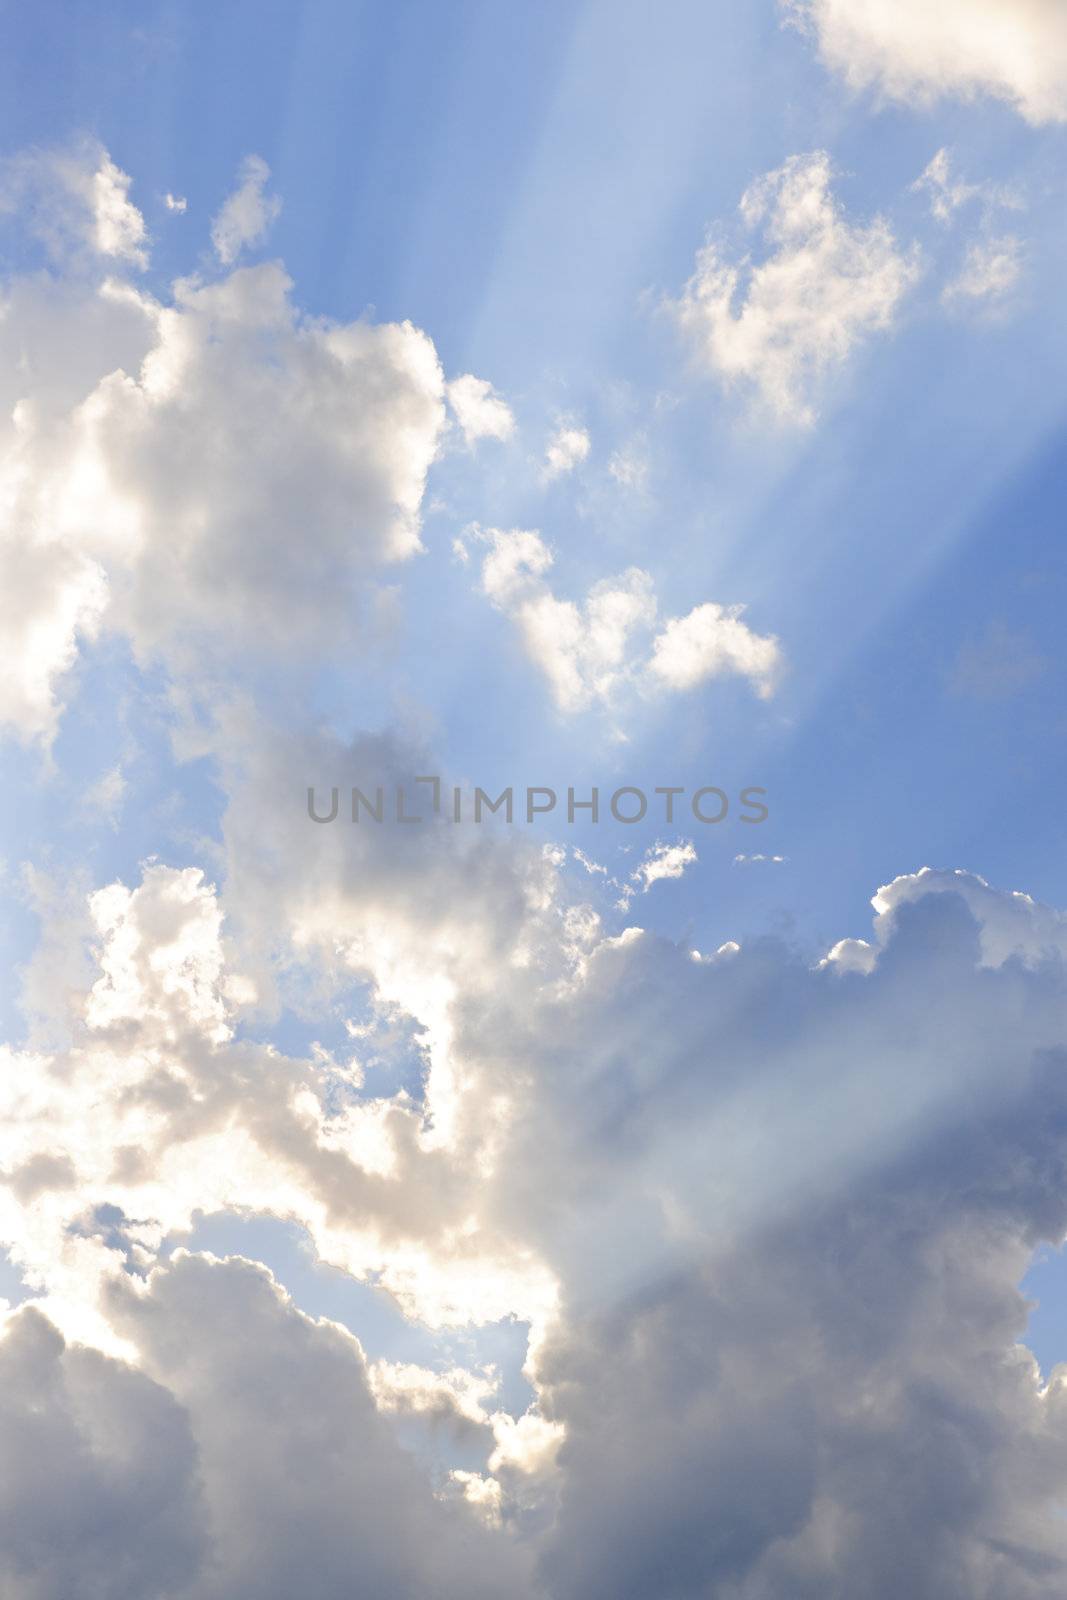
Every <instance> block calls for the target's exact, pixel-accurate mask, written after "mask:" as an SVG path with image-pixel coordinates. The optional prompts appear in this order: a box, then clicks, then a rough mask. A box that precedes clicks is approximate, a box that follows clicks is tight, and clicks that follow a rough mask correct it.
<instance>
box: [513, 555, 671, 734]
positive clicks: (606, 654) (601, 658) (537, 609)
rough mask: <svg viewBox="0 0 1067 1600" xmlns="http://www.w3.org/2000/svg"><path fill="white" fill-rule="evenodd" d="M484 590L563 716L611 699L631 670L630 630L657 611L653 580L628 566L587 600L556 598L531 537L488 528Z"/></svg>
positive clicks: (548, 560)
mask: <svg viewBox="0 0 1067 1600" xmlns="http://www.w3.org/2000/svg"><path fill="white" fill-rule="evenodd" d="M483 537H485V538H487V539H488V540H489V541H490V543H491V549H490V551H489V554H488V555H487V556H486V557H485V560H484V562H483V563H482V590H483V592H484V593H485V594H486V595H487V596H488V597H489V599H490V600H492V602H493V604H494V605H496V606H498V607H499V608H500V609H501V610H504V611H507V612H508V613H509V615H511V616H513V617H514V618H515V621H516V623H517V624H518V627H519V630H520V632H521V634H522V639H523V644H524V646H525V648H526V651H527V653H528V654H529V656H530V657H531V659H532V660H533V661H535V662H536V663H537V665H538V666H539V667H540V669H541V671H542V672H543V673H544V674H545V676H546V677H547V679H548V681H549V683H550V685H551V688H552V693H553V697H554V699H555V701H556V704H557V705H558V706H559V708H560V710H561V711H580V710H584V709H585V708H586V707H588V706H589V705H591V704H592V703H593V701H595V700H607V699H610V697H611V695H612V693H613V692H614V690H615V689H616V688H617V687H618V686H619V685H620V684H621V682H622V680H623V679H624V677H625V676H626V675H627V673H628V671H629V666H630V663H629V659H628V652H629V645H630V639H631V636H632V635H633V633H634V632H635V631H636V630H638V629H639V628H641V627H646V628H647V627H649V626H651V624H652V622H653V620H654V618H655V614H656V601H655V596H654V594H653V592H652V579H651V578H650V577H649V575H648V573H647V572H642V571H640V570H639V569H638V568H636V567H631V568H630V570H629V571H628V572H624V573H623V574H621V576H620V577H618V578H609V579H603V580H601V581H600V582H599V583H595V584H594V585H593V586H592V588H591V589H590V590H589V593H588V595H587V596H586V599H585V601H584V602H583V603H582V604H580V605H579V604H576V603H575V602H574V601H571V600H558V599H557V598H556V597H555V595H554V594H553V593H552V591H551V589H550V588H549V587H548V584H547V582H546V581H545V574H546V573H547V572H548V570H549V569H550V567H551V566H552V564H553V557H552V552H551V551H550V550H549V549H548V547H547V545H545V544H544V542H543V541H542V539H541V538H540V536H539V535H538V534H537V533H533V532H529V531H525V530H516V531H514V532H511V533H503V532H501V531H500V530H498V529H490V530H489V531H488V533H487V534H485V535H483Z"/></svg>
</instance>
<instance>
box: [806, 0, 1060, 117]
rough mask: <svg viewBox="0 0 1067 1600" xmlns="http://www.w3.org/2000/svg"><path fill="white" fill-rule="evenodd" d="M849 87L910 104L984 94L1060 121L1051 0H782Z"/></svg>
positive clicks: (1056, 28)
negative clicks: (931, 2)
mask: <svg viewBox="0 0 1067 1600" xmlns="http://www.w3.org/2000/svg"><path fill="white" fill-rule="evenodd" d="M784 5H785V9H786V12H787V14H788V16H789V17H790V18H791V19H792V20H796V21H799V22H800V23H801V24H802V25H803V26H805V27H809V28H810V29H811V30H812V31H813V32H814V34H815V36H816V38H817V39H818V44H819V53H820V55H821V57H822V59H823V61H824V62H825V63H826V65H827V66H828V67H830V68H831V70H832V71H835V72H839V73H841V75H842V76H843V77H844V78H845V80H846V82H847V83H848V84H849V86H850V87H851V88H853V89H866V88H872V87H873V88H877V89H879V90H880V91H881V92H882V93H883V94H884V95H886V96H887V97H888V98H890V99H893V100H903V101H906V102H909V103H912V104H915V105H918V106H926V105H929V104H930V103H931V102H932V101H934V100H936V99H939V98H941V97H942V96H945V95H951V96H954V97H957V98H962V99H968V100H970V99H973V98H974V97H975V96H977V95H980V94H986V95H991V96H993V97H994V98H995V99H997V100H1003V101H1005V102H1006V103H1007V104H1008V105H1011V106H1013V107H1014V108H1015V109H1016V110H1017V111H1018V112H1019V114H1020V115H1021V116H1023V117H1025V119H1026V120H1027V121H1028V122H1030V123H1033V124H1035V125H1040V124H1042V123H1049V122H1063V121H1065V120H1067V14H1065V12H1064V10H1063V7H1062V6H1061V5H1060V3H1059V0H940V3H939V4H938V5H936V6H931V5H927V4H926V3H925V0H784Z"/></svg>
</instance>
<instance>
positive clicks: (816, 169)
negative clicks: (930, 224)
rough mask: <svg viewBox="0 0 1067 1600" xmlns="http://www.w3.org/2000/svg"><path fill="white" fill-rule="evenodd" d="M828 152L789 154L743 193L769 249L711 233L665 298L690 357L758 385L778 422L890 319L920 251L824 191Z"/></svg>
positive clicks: (747, 212)
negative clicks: (735, 254) (692, 267)
mask: <svg viewBox="0 0 1067 1600" xmlns="http://www.w3.org/2000/svg"><path fill="white" fill-rule="evenodd" d="M831 179H832V171H831V165H830V158H829V157H828V156H827V155H826V154H825V152H822V151H816V152H815V153H814V154H812V155H806V156H800V155H797V156H791V157H790V159H789V160H788V161H787V162H786V163H785V165H784V166H782V167H779V168H778V169H777V170H776V171H774V172H770V173H768V174H766V176H765V177H763V178H761V179H759V181H758V182H756V183H754V184H753V185H752V186H751V188H749V189H748V190H747V191H746V193H745V195H744V196H743V198H742V200H741V215H742V217H743V219H744V222H745V225H746V226H747V227H748V228H749V229H755V228H757V227H761V228H762V231H763V237H764V240H765V242H766V245H767V246H768V247H769V253H767V254H765V256H764V258H763V260H761V261H759V262H758V263H757V264H752V262H751V261H750V260H749V259H748V258H747V257H746V258H745V259H744V260H743V261H741V262H731V261H730V260H729V259H728V258H727V256H726V255H725V253H724V251H723V250H722V248H721V247H720V246H719V245H718V244H716V243H714V242H711V243H708V244H707V245H705V246H704V248H703V249H702V250H701V251H700V252H699V254H698V255H697V263H696V271H695V273H694V274H693V276H692V277H691V278H690V280H689V282H688V283H687V284H686V286H685V289H684V291H683V293H682V295H681V298H680V299H679V300H677V301H674V302H671V310H672V311H673V314H674V316H675V317H676V318H677V321H678V324H679V326H680V327H681V329H682V331H683V333H684V335H685V337H686V338H687V340H688V341H689V343H690V345H691V346H692V349H693V351H694V354H695V355H696V357H697V359H698V360H699V361H700V362H701V363H702V364H703V365H705V366H706V367H707V368H708V369H709V370H710V371H711V372H713V373H715V374H716V376H718V377H719V378H721V379H722V380H723V381H724V382H726V383H733V382H738V381H740V382H742V383H744V384H747V385H748V386H750V387H751V388H752V389H754V390H755V391H756V393H757V394H758V395H759V397H760V398H761V400H762V401H763V403H764V404H765V405H766V406H767V407H768V408H769V409H770V411H771V412H772V413H773V414H774V415H775V416H776V417H777V418H778V419H779V420H780V421H782V422H788V423H793V424H796V425H800V426H808V425H810V424H811V423H812V422H813V421H814V419H815V414H816V401H817V398H818V394H819V391H820V389H821V387H822V384H823V382H824V380H825V379H826V378H827V377H828V376H829V375H830V374H831V373H832V372H833V371H834V370H835V369H836V368H839V367H840V366H842V365H843V363H844V362H845V361H846V360H847V359H848V357H849V356H850V355H851V354H852V352H853V351H854V350H855V349H856V348H857V346H859V345H860V344H861V343H862V341H863V340H864V339H865V338H866V337H867V336H868V335H870V334H872V333H875V332H880V331H884V330H885V329H887V328H889V327H891V326H892V323H893V319H894V317H895V315H896V312H897V310H898V308H899V305H900V302H901V300H902V298H903V296H904V293H905V291H906V290H907V289H908V288H909V286H910V285H911V284H912V283H913V282H914V280H915V278H916V276H917V271H918V267H917V260H916V257H915V255H914V253H912V254H910V255H909V254H904V253H903V252H902V251H901V250H900V249H899V248H898V246H897V243H896V240H895V239H894V237H893V234H892V231H891V229H890V227H889V225H888V223H887V222H885V221H884V219H882V218H880V217H877V218H875V219H874V221H872V222H869V223H866V224H861V223H851V222H849V221H848V220H847V218H846V217H845V215H844V213H843V211H842V209H841V207H840V205H839V204H838V203H837V201H836V200H835V199H834V196H833V194H832V192H831Z"/></svg>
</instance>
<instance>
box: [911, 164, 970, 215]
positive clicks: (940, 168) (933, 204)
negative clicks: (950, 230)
mask: <svg viewBox="0 0 1067 1600" xmlns="http://www.w3.org/2000/svg"><path fill="white" fill-rule="evenodd" d="M911 187H912V189H913V190H914V191H916V192H917V193H921V192H922V191H923V190H926V191H927V192H928V193H929V196H930V210H931V211H932V213H933V215H934V216H935V217H936V218H937V220H938V222H948V221H949V219H950V218H951V217H952V215H953V213H954V212H956V211H958V210H959V208H960V206H964V205H966V204H967V202H968V201H969V200H974V199H976V198H977V197H978V196H979V195H980V194H981V193H982V186H981V185H980V184H977V183H965V182H964V181H963V179H962V178H956V177H954V176H953V173H952V157H951V155H950V154H949V152H948V150H947V149H946V148H945V147H944V146H942V148H941V149H940V150H938V152H937V153H936V155H935V156H934V157H933V158H932V160H931V161H930V163H929V165H928V166H927V167H926V168H925V169H924V170H923V172H922V173H921V174H920V176H919V177H918V178H916V180H915V182H914V183H913V184H912V186H911Z"/></svg>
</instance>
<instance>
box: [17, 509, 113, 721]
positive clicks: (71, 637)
mask: <svg viewBox="0 0 1067 1600" xmlns="http://www.w3.org/2000/svg"><path fill="white" fill-rule="evenodd" d="M0 562H2V563H3V567H4V585H3V590H2V591H0V649H2V650H3V653H4V658H5V661H6V662H7V666H6V668H5V671H4V676H3V681H2V683H0V724H3V723H6V724H7V725H8V726H10V727H12V728H14V729H15V731H16V732H17V733H18V734H19V735H20V736H21V737H22V738H23V739H25V740H27V741H29V740H40V741H41V742H42V743H44V744H46V745H47V744H50V743H51V741H52V740H53V738H54V737H55V734H56V729H57V727H58V724H59V716H60V710H61V706H60V700H59V685H60V682H61V680H62V679H63V678H64V676H65V675H66V674H67V673H68V672H69V671H70V669H71V667H72V666H73V665H74V662H75V661H76V659H77V656H78V646H79V642H80V641H84V640H91V639H94V638H95V637H96V635H97V633H98V632H99V628H100V619H101V617H102V615H103V613H104V610H105V608H106V606H107V599H108V586H107V579H106V576H105V574H104V571H103V569H102V568H101V567H100V566H99V565H98V564H97V563H96V562H94V561H92V560H90V559H88V558H87V557H85V556H82V555H79V554H78V553H77V552H75V551H72V550H70V549H66V548H64V546H63V545H61V544H57V543H54V542H52V541H50V540H49V539H47V538H34V537H33V536H32V535H31V537H30V538H29V539H25V538H21V537H20V536H19V530H18V528H17V527H16V528H10V527H9V529H8V530H6V532H5V534H3V535H0Z"/></svg>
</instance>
